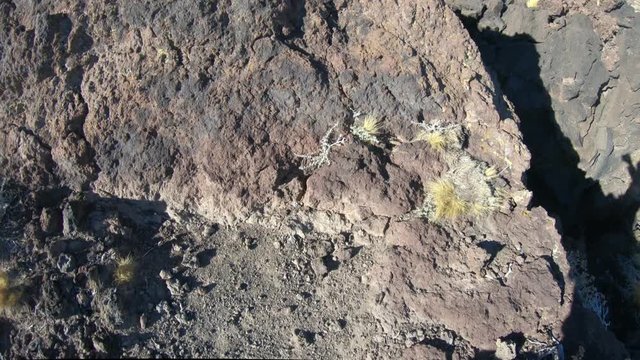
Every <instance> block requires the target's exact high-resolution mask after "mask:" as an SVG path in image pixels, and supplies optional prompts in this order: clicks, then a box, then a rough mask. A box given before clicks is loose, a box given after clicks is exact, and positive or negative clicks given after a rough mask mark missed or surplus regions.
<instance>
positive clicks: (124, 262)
mask: <svg viewBox="0 0 640 360" xmlns="http://www.w3.org/2000/svg"><path fill="white" fill-rule="evenodd" d="M135 271H136V264H135V262H134V261H133V257H131V256H127V257H124V258H120V259H118V260H116V271H115V272H114V274H113V277H114V279H115V282H116V283H117V284H119V285H124V284H128V283H130V282H131V281H133V279H134V277H135Z"/></svg>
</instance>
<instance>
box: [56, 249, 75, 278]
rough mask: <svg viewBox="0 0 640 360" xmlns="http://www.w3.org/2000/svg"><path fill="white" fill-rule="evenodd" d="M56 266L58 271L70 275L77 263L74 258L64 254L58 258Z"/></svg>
mask: <svg viewBox="0 0 640 360" xmlns="http://www.w3.org/2000/svg"><path fill="white" fill-rule="evenodd" d="M56 265H57V266H58V269H59V270H60V271H61V272H63V273H70V272H72V271H73V270H74V269H75V261H74V260H73V257H71V256H70V255H67V254H64V253H62V254H60V256H58V261H57V263H56Z"/></svg>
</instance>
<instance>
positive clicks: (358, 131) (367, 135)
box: [351, 115, 382, 145]
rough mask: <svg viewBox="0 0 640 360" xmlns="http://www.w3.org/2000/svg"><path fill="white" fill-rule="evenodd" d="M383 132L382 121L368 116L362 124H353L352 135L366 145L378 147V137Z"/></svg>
mask: <svg viewBox="0 0 640 360" xmlns="http://www.w3.org/2000/svg"><path fill="white" fill-rule="evenodd" d="M381 130H382V121H381V120H378V119H376V118H375V117H373V116H371V115H366V116H365V117H364V119H363V120H362V123H361V124H353V125H352V126H351V133H353V135H354V136H356V137H357V138H358V139H360V140H362V141H363V142H365V143H368V144H372V145H377V144H378V143H379V140H378V135H380V132H381Z"/></svg>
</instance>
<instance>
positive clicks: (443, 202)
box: [429, 180, 469, 219]
mask: <svg viewBox="0 0 640 360" xmlns="http://www.w3.org/2000/svg"><path fill="white" fill-rule="evenodd" d="M429 192H430V194H431V197H432V200H433V206H434V207H435V213H434V217H435V218H436V219H454V218H457V217H458V216H460V215H463V214H465V213H466V212H468V211H469V205H468V204H467V202H466V201H464V200H463V199H462V198H460V196H459V195H458V194H457V193H456V189H455V186H454V184H453V183H452V182H450V181H447V180H439V181H436V182H434V183H432V184H431V185H430V186H429Z"/></svg>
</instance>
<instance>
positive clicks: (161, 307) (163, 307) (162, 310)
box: [156, 301, 171, 315]
mask: <svg viewBox="0 0 640 360" xmlns="http://www.w3.org/2000/svg"><path fill="white" fill-rule="evenodd" d="M170 311H171V308H170V307H169V303H167V302H166V301H162V302H160V303H158V305H156V312H157V313H158V314H160V315H164V314H169V313H170Z"/></svg>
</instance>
